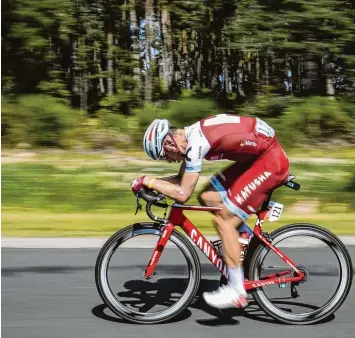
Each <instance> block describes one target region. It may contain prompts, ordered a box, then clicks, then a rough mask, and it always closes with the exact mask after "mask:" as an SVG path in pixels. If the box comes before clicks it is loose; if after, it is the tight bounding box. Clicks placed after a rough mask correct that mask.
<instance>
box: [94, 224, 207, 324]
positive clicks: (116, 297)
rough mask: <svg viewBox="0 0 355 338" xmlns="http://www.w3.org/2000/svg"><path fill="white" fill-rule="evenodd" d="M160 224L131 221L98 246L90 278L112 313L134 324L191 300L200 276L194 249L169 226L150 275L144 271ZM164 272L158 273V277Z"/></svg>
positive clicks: (160, 318)
mask: <svg viewBox="0 0 355 338" xmlns="http://www.w3.org/2000/svg"><path fill="white" fill-rule="evenodd" d="M162 227H163V225H162V224H159V223H151V222H145V223H136V224H133V225H130V226H127V227H126V228H124V229H122V230H119V231H118V232H116V233H115V234H114V235H113V236H111V238H109V239H108V241H107V242H106V243H105V244H104V246H103V247H102V249H101V251H100V253H99V255H98V257H97V261H96V267H95V280H96V287H97V290H98V292H99V294H100V296H101V298H102V300H103V301H104V303H105V304H106V305H107V306H108V307H109V308H110V309H111V310H112V311H113V312H114V313H115V314H116V315H118V316H120V317H121V318H123V319H126V320H128V321H130V322H135V323H139V324H153V323H161V322H165V321H168V320H170V319H172V318H173V317H176V316H177V315H178V314H180V313H181V312H182V311H183V310H184V309H186V307H187V306H189V304H190V303H191V302H192V301H193V299H194V297H195V295H196V292H197V290H198V287H199V283H200V279H201V266H200V261H199V258H198V255H197V253H196V250H195V249H194V247H193V246H192V244H191V243H190V242H189V241H188V240H187V238H186V237H184V236H183V235H181V234H180V233H179V232H177V231H176V230H174V231H173V232H172V234H171V237H170V239H169V241H168V243H167V245H166V247H165V248H164V251H163V253H162V256H161V257H160V260H159V262H158V264H157V266H156V269H155V272H154V275H153V276H152V277H151V279H146V278H144V270H145V268H146V266H147V264H148V262H149V259H150V257H151V255H152V253H153V250H154V247H155V245H156V243H157V242H158V240H159V238H160V236H161V234H162V231H161V229H162ZM162 275H164V278H162Z"/></svg>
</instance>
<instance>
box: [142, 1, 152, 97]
mask: <svg viewBox="0 0 355 338" xmlns="http://www.w3.org/2000/svg"><path fill="white" fill-rule="evenodd" d="M153 4H154V1H153V0H146V1H145V40H146V50H145V60H146V64H145V86H144V100H145V101H146V102H151V101H152V97H153V58H152V51H151V49H152V45H153V39H154V36H153V16H154V9H153Z"/></svg>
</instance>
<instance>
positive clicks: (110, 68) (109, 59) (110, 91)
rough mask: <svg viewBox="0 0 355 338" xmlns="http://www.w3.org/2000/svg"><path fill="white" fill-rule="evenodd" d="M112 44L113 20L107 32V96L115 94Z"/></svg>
mask: <svg viewBox="0 0 355 338" xmlns="http://www.w3.org/2000/svg"><path fill="white" fill-rule="evenodd" d="M112 45H113V32H112V26H111V22H109V25H108V32H107V73H108V76H107V96H112V95H113V79H112V76H113V60H112V59H113V55H112V54H113V53H112Z"/></svg>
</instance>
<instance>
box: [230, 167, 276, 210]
mask: <svg viewBox="0 0 355 338" xmlns="http://www.w3.org/2000/svg"><path fill="white" fill-rule="evenodd" d="M270 176H271V173H270V172H268V171H264V174H261V175H259V176H258V177H257V178H255V179H254V180H253V181H252V182H250V183H248V184H247V185H246V186H245V187H244V189H242V190H241V191H240V192H239V194H238V195H237V196H235V200H236V201H237V203H238V204H243V202H244V201H245V200H246V199H247V198H248V197H249V196H250V195H251V194H252V192H253V191H255V190H256V188H257V187H258V186H259V185H261V184H263V182H264V181H266V180H267V179H268V178H269V177H270Z"/></svg>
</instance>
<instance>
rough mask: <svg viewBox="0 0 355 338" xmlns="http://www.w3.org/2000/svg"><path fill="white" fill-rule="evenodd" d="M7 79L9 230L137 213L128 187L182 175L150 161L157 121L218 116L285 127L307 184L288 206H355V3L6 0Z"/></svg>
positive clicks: (282, 131) (284, 138)
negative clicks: (148, 133)
mask: <svg viewBox="0 0 355 338" xmlns="http://www.w3.org/2000/svg"><path fill="white" fill-rule="evenodd" d="M1 80H2V96H1V100H2V103H1V105H2V107H1V108H2V118H1V132H2V183H3V188H2V194H3V201H2V202H3V203H2V208H3V211H5V216H4V217H5V218H4V223H5V224H6V227H5V232H6V233H10V234H17V232H16V231H17V230H14V229H18V231H20V232H21V233H22V234H23V233H24V234H35V233H36V234H37V230H36V229H38V228H39V227H40V223H41V222H39V221H38V220H39V219H42V220H44V218H43V212H44V211H48V212H55V214H56V215H57V213H79V212H80V213H83V212H85V213H87V212H99V211H103V212H105V213H108V212H111V213H114V212H117V211H120V210H121V209H122V210H125V212H127V210H128V211H130V210H131V209H132V210H133V209H134V205H133V203H134V198H133V197H134V196H131V194H130V192H129V185H128V182H129V180H130V179H133V178H134V177H135V176H138V175H141V174H143V173H145V172H149V171H151V172H152V173H155V174H157V171H158V170H161V173H165V172H167V173H168V172H174V171H175V170H176V169H177V168H175V167H174V165H172V166H165V165H162V164H161V163H159V164H156V163H151V162H142V161H141V162H140V161H139V160H138V159H140V160H142V159H145V160H146V159H147V158H146V157H145V156H144V154H143V151H142V136H143V131H144V129H145V127H146V126H147V125H148V124H149V123H150V121H151V120H152V119H154V118H156V117H165V118H169V119H170V120H171V121H172V122H173V123H174V124H175V125H177V126H180V127H182V126H185V125H188V124H192V123H194V122H195V121H196V120H198V119H199V118H202V117H205V116H209V115H212V114H216V113H219V112H229V113H233V114H243V115H251V116H258V117H261V118H263V119H265V120H266V121H268V122H269V123H270V124H271V125H272V126H273V127H274V128H275V129H276V131H277V134H278V137H279V139H280V141H281V143H282V144H283V145H284V146H285V148H286V150H287V151H289V152H290V154H291V159H294V160H292V161H291V162H292V163H293V164H294V166H293V171H294V172H295V174H296V175H299V177H300V178H301V179H302V180H303V183H305V185H304V186H303V187H304V188H303V192H302V193H301V192H300V193H290V192H287V195H285V197H284V198H286V202H287V198H288V196H290V195H291V196H290V201H289V204H292V203H291V200H292V201H293V203H294V202H295V201H297V200H300V199H301V200H302V199H303V200H304V201H305V203H304V205H306V206H307V207H309V206H310V205H315V207H314V208H313V209H312V208H311V210H308V209H307V208H306V209H307V210H308V211H307V210H306V211H307V212H306V213H307V214H320V213H321V212H323V213H324V212H328V213H329V214H332V215H333V214H334V213H337V214H338V216H339V217H340V215H342V217H343V219H344V217H346V216H345V214H346V213H348V212H349V211H351V210H352V208H354V207H355V204H354V203H355V202H354V200H355V199H354V197H355V196H354V191H355V169H354V167H355V150H354V148H355V86H354V83H355V1H354V0H308V1H304V0H268V1H266V0H195V1H183V0H174V1H173V0H170V1H169V0H156V1H154V0H115V1H114V0H96V1H95V0H62V1H54V0H41V1H35V0H4V1H2V73H1ZM24 154H25V155H24ZM26 154H27V155H26ZM109 154H113V155H112V156H110V155H109ZM292 156H293V157H292ZM313 157H318V159H319V158H322V160H319V161H313ZM25 159H26V160H25ZM220 166H221V164H218V165H212V166H210V167H207V166H206V168H207V171H206V174H212V173H213V170H217V168H219V167H220ZM158 168H160V169H158ZM208 168H209V169H208ZM302 175H303V176H302ZM300 183H301V184H302V182H300ZM301 190H302V189H301ZM286 196H287V197H286ZM287 203H288V202H287ZM287 203H286V204H287ZM302 208H304V206H303V207H300V208H298V209H297V208H296V209H294V213H296V214H297V213H298V214H303V213H304V209H302ZM322 208H324V210H323V209H322ZM28 213H30V216H29V214H28ZM35 213H37V214H36V215H37V216H36V217H35V216H33V215H35ZM38 215H39V216H38ZM6 217H7V218H6ZM58 217H59V216H58ZM339 217H337V218H336V219H339ZM352 217H353V218H354V216H352ZM31 218H33V219H35V220H36V224H37V225H36V227H35V225H34V224H32V225H28V227H29V228H28V231H27V232H26V231H25V230H24V229H25V228H26V222H24V220H26V221H27V222H30V219H31ZM69 218H70V219H72V218H73V217H71V216H70V217H69ZM79 218H80V217H79ZM84 218H85V217H84V216H83V215H82V217H81V218H80V220H77V224H78V223H80V222H81V223H82V221H81V220H82V219H84ZM89 218H90V217H89ZM352 220H353V219H352ZM333 221H334V220H333ZM333 221H332V224H333V223H334V222H333ZM51 222H53V220H52V221H51ZM113 222H114V220H112V228H114V227H117V224H116V223H115V225H114V223H113ZM64 223H67V221H62V223H61V224H64ZM69 223H70V222H69ZM84 223H85V222H84ZM84 223H83V224H84ZM43 224H44V225H43V226H44V227H46V226H47V228H48V227H49V228H48V229H47V230H48V231H52V230H53V228H51V227H50V226H49V225H48V222H47V221H43ZM45 224H46V225H45ZM70 224H71V223H70ZM349 224H350V223H349ZM16 226H17V228H16ZM73 226H75V225H73V224H71V227H69V225H68V229H67V232H65V231H64V230H63V232H61V233H62V234H63V233H64V234H69V233H71V232H70V231H69V230H70V229H71V231H73ZM94 226H95V225H94V224H93V229H94ZM335 226H338V225H335ZM83 227H84V228H85V227H86V228H85V229H87V227H88V223H85V224H84V225H83ZM98 230H99V229H98ZM109 230H110V229H109ZM12 231H13V232H12ZM42 231H45V230H43V229H42ZM53 231H55V230H53ZM58 231H59V230H58ZM68 231H69V232H68ZM93 231H94V230H93ZM340 231H342V232H346V233H347V232H352V231H354V232H355V230H351V229H350V228H346V229H343V230H340ZM59 232H60V231H59ZM86 233H87V234H90V231H88V232H86Z"/></svg>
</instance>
